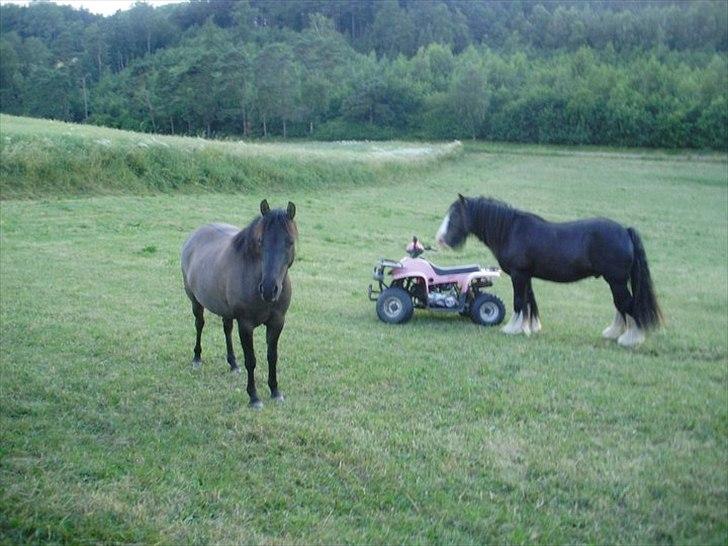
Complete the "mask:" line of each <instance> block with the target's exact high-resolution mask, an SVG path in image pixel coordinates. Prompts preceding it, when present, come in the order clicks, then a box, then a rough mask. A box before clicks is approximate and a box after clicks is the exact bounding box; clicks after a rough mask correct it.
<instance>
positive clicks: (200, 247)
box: [181, 223, 240, 315]
mask: <svg viewBox="0 0 728 546" xmlns="http://www.w3.org/2000/svg"><path fill="white" fill-rule="evenodd" d="M239 231H240V229H239V228H237V227H235V226H232V225H230V224H222V223H217V224H207V225H204V226H202V227H200V228H198V229H196V230H195V231H194V232H192V234H191V235H190V236H189V237H188V238H187V240H186V241H185V243H184V244H183V245H182V253H181V254H182V256H181V262H182V263H181V265H182V278H183V281H184V285H185V291H186V292H187V295H188V296H190V298H191V299H192V298H194V299H195V300H196V301H198V302H199V303H200V304H202V306H203V307H206V308H208V309H210V310H211V311H213V312H215V313H217V314H221V315H222V314H225V312H224V311H225V310H226V309H225V307H226V306H225V303H224V289H225V287H224V283H223V280H224V275H221V274H220V273H221V270H222V268H223V266H224V264H225V256H226V254H227V250H228V249H229V248H230V245H231V244H232V240H233V238H234V237H235V235H236V234H237V233H238V232H239Z"/></svg>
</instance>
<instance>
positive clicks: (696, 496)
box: [0, 144, 728, 544]
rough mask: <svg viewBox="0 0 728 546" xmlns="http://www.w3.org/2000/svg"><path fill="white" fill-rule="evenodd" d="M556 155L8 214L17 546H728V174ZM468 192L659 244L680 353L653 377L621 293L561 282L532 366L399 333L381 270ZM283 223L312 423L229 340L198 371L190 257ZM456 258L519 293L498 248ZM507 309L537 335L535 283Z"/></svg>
mask: <svg viewBox="0 0 728 546" xmlns="http://www.w3.org/2000/svg"><path fill="white" fill-rule="evenodd" d="M402 146H403V147H406V146H407V145H405V144H403V145H402ZM324 148H325V146H324ZM393 149H396V147H393ZM553 152H554V148H548V149H538V148H533V147H531V148H529V149H528V150H520V149H518V147H492V148H488V147H482V146H473V147H467V146H466V153H464V154H462V155H461V156H459V157H456V158H454V159H450V160H445V161H443V162H440V163H436V162H433V163H432V164H431V165H430V166H429V167H427V168H419V169H416V170H413V171H412V173H411V175H409V176H407V175H405V174H403V172H402V171H398V172H397V174H396V176H394V175H393V176H392V177H390V178H388V177H386V176H384V175H383V176H382V178H381V179H378V180H377V182H376V184H375V185H371V184H367V185H359V186H356V185H352V184H346V183H344V181H342V183H341V184H339V185H337V184H335V183H332V184H330V185H325V186H318V187H314V188H307V189H303V190H301V189H295V188H291V187H288V189H285V188H284V189H283V190H278V191H275V192H272V191H271V192H267V191H264V190H261V189H255V190H251V191H246V192H242V193H204V194H200V195H194V194H175V193H167V194H163V195H150V196H145V197H134V196H128V195H127V196H105V197H103V196H102V197H90V198H85V199H67V200H53V199H46V200H30V201H3V202H1V203H0V212H1V217H0V243H1V245H2V247H1V252H0V296H1V298H2V299H1V303H2V305H1V306H0V319H1V323H0V335H1V336H2V337H1V339H0V344H1V345H0V372H1V384H0V388H1V389H2V393H1V396H2V398H1V400H2V411H1V412H0V431H1V432H0V434H1V437H2V441H1V442H0V531H1V532H2V539H1V540H0V541H3V542H7V543H17V542H22V541H35V542H40V541H44V542H45V541H47V540H50V541H71V542H80V541H104V542H143V543H154V542H162V543H193V542H194V543H251V544H259V543H265V544H288V543H295V544H312V543H326V544H331V543H377V544H392V543H405V542H406V543H453V544H483V543H487V542H493V543H506V542H507V543H532V542H537V543H547V544H553V543H565V542H569V543H573V542H578V543H633V544H645V543H664V544H673V543H678V544H706V543H710V544H726V542H727V541H728V470H727V469H728V445H727V442H728V339H727V333H726V332H727V331H728V315H727V309H728V274H727V267H728V266H727V262H726V260H727V259H728V171H727V165H728V164H727V163H726V161H725V157H720V156H719V157H712V158H710V160H707V161H706V160H704V159H702V158H701V159H699V160H690V159H689V158H685V157H676V158H669V157H663V156H660V157H659V158H658V157H655V158H652V157H651V156H650V154H643V153H642V152H641V151H639V154H634V155H636V156H637V157H633V156H631V155H629V154H624V153H619V154H616V155H610V153H609V152H602V151H600V152H598V153H586V154H585V153H577V154H574V153H570V152H569V150H568V149H560V150H557V152H558V153H553ZM657 159H659V160H657ZM458 191H459V192H462V193H463V194H466V195H475V194H485V195H493V196H496V197H498V198H501V199H504V200H506V201H508V202H511V203H512V204H514V205H515V206H518V207H521V208H525V209H528V210H532V211H534V212H537V213H539V214H541V215H543V216H545V217H547V218H549V219H553V220H565V219H569V218H575V217H583V216H593V215H605V216H609V217H612V218H614V219H616V220H618V221H620V222H623V223H624V224H626V225H631V226H634V227H636V228H637V229H638V230H639V231H640V233H641V235H642V237H643V240H644V243H645V247H646V250H647V254H648V258H649V260H650V265H651V268H652V274H653V278H654V282H655V285H656V289H657V293H658V297H659V299H660V302H661V305H662V307H663V310H664V312H665V315H666V318H667V325H666V327H665V328H664V330H662V331H660V332H659V333H657V334H655V335H652V336H651V337H648V339H647V342H646V343H645V344H644V345H643V346H642V347H640V348H639V349H637V350H633V351H630V350H624V349H621V348H619V347H618V346H617V345H616V344H615V343H613V342H607V341H605V340H602V339H601V338H600V332H601V330H602V329H603V328H604V327H605V326H606V325H607V324H608V323H609V322H610V321H611V319H612V317H613V307H612V305H611V297H610V294H609V290H608V287H607V285H606V284H605V283H604V282H603V281H602V280H588V281H584V282H581V283H577V284H572V285H555V284H549V283H545V282H540V281H537V282H536V283H535V290H536V295H537V297H538V298H539V304H540V307H541V311H542V321H543V325H544V330H543V332H542V333H541V334H539V335H537V336H533V337H531V338H525V337H508V336H505V335H503V334H501V333H500V332H499V331H498V330H497V329H484V328H480V327H477V326H475V325H474V324H472V323H471V322H470V321H469V320H466V319H462V318H460V317H452V316H443V315H434V314H429V313H426V312H416V313H415V317H414V318H413V320H412V321H411V322H410V323H408V324H406V325H404V326H398V327H396V326H388V325H385V324H383V323H380V322H379V321H378V320H377V318H376V314H375V310H374V304H373V303H371V302H369V301H368V300H367V299H366V293H365V289H366V286H367V285H368V284H369V282H371V281H370V272H371V267H372V266H373V264H374V262H375V261H376V259H377V258H378V257H379V256H387V257H391V258H399V257H401V256H402V255H403V248H404V245H405V244H406V243H407V241H408V239H409V238H410V237H411V236H412V234H417V235H419V236H420V237H421V238H422V239H423V240H425V242H431V241H432V238H433V236H434V232H435V231H436V229H437V227H438V225H439V223H440V221H441V219H442V216H443V214H444V213H445V210H446V208H447V206H448V205H449V203H450V202H451V201H452V200H453V199H454V198H455V196H456V193H457V192H458ZM263 197H267V198H268V199H269V201H270V202H271V204H272V205H274V206H284V205H285V203H286V202H287V201H288V200H289V199H290V200H292V201H294V202H295V203H296V205H297V207H298V213H297V221H298V225H299V230H300V233H301V237H300V241H299V247H298V259H297V261H296V263H295V264H294V266H293V268H292V270H291V276H292V281H293V285H294V294H293V303H292V306H291V309H290V311H289V315H288V321H287V324H286V329H285V330H284V332H283V336H282V338H281V344H280V353H281V359H280V363H279V372H278V375H279V382H280V386H281V389H282V391H283V393H284V394H285V396H286V402H285V404H283V405H280V406H278V405H275V404H272V403H266V406H265V408H264V409H263V410H262V411H260V412H255V411H251V410H249V409H248V407H247V402H248V399H247V395H246V393H245V384H244V374H242V376H232V375H231V374H229V373H228V371H227V369H228V368H227V364H226V362H225V354H224V353H225V347H224V339H223V333H222V324H221V321H220V320H219V319H217V318H215V317H212V316H209V315H208V321H207V325H206V327H205V333H204V337H203V354H202V356H203V367H202V369H201V370H198V371H193V370H192V368H191V366H190V363H191V359H192V348H193V345H194V321H193V317H192V314H191V312H190V306H189V304H188V301H187V300H186V297H185V295H184V292H183V290H182V285H181V278H180V272H179V248H180V246H181V244H182V242H183V241H184V239H185V237H186V235H187V234H188V233H189V232H190V231H191V230H193V229H194V228H195V227H197V226H199V225H200V224H202V223H205V222H209V221H214V220H218V221H225V222H230V223H235V224H238V225H243V224H245V223H247V221H249V220H250V219H251V218H252V217H253V215H254V214H255V213H256V211H257V210H258V203H259V201H260V199H261V198H263ZM430 257H431V258H432V259H433V261H435V262H436V263H441V264H443V265H448V264H457V263H468V262H472V261H477V262H480V263H481V264H482V265H495V264H494V261H493V257H492V256H491V255H490V254H489V252H488V251H487V250H486V249H485V247H483V246H482V245H481V244H480V243H478V242H477V241H475V240H471V241H470V242H469V243H468V244H467V245H466V247H465V248H464V250H463V251H462V252H460V253H457V254H455V253H446V252H441V253H438V254H432V255H431V256H430ZM494 291H495V292H496V293H497V294H498V295H500V296H501V297H502V298H503V299H504V300H505V301H506V302H507V303H508V308H509V316H510V300H511V288H510V283H509V281H508V279H507V277H504V278H502V279H500V280H499V281H497V283H496V286H495V288H494ZM256 343H257V352H258V357H259V367H258V374H257V379H258V383H259V385H260V392H261V394H263V393H267V388H265V381H266V375H267V373H266V366H265V361H264V354H265V350H264V348H265V340H264V335H263V331H262V330H260V331H258V332H257V333H256ZM236 346H237V344H236ZM238 354H239V356H242V351H241V350H240V349H239V347H238ZM264 402H267V400H264Z"/></svg>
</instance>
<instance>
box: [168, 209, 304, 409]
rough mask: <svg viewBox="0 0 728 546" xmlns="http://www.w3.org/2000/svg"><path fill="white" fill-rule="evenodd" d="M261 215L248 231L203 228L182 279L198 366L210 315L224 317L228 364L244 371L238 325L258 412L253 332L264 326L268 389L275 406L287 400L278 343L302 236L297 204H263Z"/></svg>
mask: <svg viewBox="0 0 728 546" xmlns="http://www.w3.org/2000/svg"><path fill="white" fill-rule="evenodd" d="M260 212H261V216H259V217H257V218H256V219H255V220H253V221H252V222H251V223H250V224H249V225H248V227H246V228H245V229H243V230H240V229H238V228H236V227H235V226H231V225H228V224H209V225H206V226H202V227H201V228H199V229H197V230H196V231H195V232H193V233H192V235H190V237H189V238H188V239H187V241H186V242H185V244H184V246H183V247H182V278H183V281H184V287H185V292H187V296H188V297H189V298H190V301H191V302H192V313H193V314H194V316H195V327H196V328H197V342H196V343H195V356H194V359H193V361H192V363H193V366H194V367H199V365H200V361H201V360H200V359H201V353H202V347H201V345H200V338H201V337H202V327H203V326H204V325H205V319H204V312H205V309H208V310H209V311H212V312H213V313H215V314H216V315H220V316H221V317H222V324H223V329H224V330H225V343H226V345H227V361H228V364H229V365H230V369H231V371H234V372H238V371H239V368H238V364H237V361H236V360H235V352H234V351H233V342H232V337H231V334H232V329H233V320H237V321H238V333H239V334H240V342H241V343H242V345H243V353H244V354H245V369H246V371H247V372H248V389H247V390H248V395H249V396H250V405H251V406H252V407H254V408H260V407H262V403H261V401H260V399H259V398H258V393H257V392H256V390H255V351H254V349H253V329H254V328H256V327H257V326H259V325H261V324H265V325H266V341H267V344H268V386H269V387H270V392H271V396H272V397H273V399H274V400H277V401H282V400H283V396H282V395H281V393H280V392H279V391H278V380H277V376H276V364H277V362H278V338H279V336H280V335H281V331H282V330H283V324H284V321H285V318H286V311H287V310H288V305H289V303H290V301H291V281H290V279H289V278H288V268H289V267H291V265H292V264H293V259H294V256H295V252H294V250H295V249H294V243H295V240H296V237H297V235H298V229H297V227H296V224H295V222H294V221H293V217H294V216H295V214H296V207H295V205H294V204H293V203H288V209H287V210H283V209H275V210H271V209H270V207H269V206H268V201H266V200H265V199H264V200H263V201H262V202H261V204H260Z"/></svg>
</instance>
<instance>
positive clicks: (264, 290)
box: [258, 282, 281, 303]
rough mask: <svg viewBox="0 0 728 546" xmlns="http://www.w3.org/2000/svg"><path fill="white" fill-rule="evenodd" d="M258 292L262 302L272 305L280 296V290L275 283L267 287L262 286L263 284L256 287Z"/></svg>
mask: <svg viewBox="0 0 728 546" xmlns="http://www.w3.org/2000/svg"><path fill="white" fill-rule="evenodd" d="M258 292H260V297H261V298H262V299H263V301H265V302H268V303H273V302H274V301H276V300H277V299H278V297H279V296H280V295H281V289H280V287H279V286H278V283H277V282H274V283H268V286H263V283H260V284H259V285H258Z"/></svg>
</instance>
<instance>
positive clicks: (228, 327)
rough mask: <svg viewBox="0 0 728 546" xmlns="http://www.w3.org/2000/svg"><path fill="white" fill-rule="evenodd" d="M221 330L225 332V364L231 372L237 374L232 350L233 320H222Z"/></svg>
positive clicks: (236, 365)
mask: <svg viewBox="0 0 728 546" xmlns="http://www.w3.org/2000/svg"><path fill="white" fill-rule="evenodd" d="M222 328H223V330H224V331H225V349H226V350H227V363H228V364H229V365H230V371H231V372H239V371H240V368H238V363H237V361H236V360H235V350H234V349H233V338H232V333H233V319H228V318H224V319H222Z"/></svg>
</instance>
